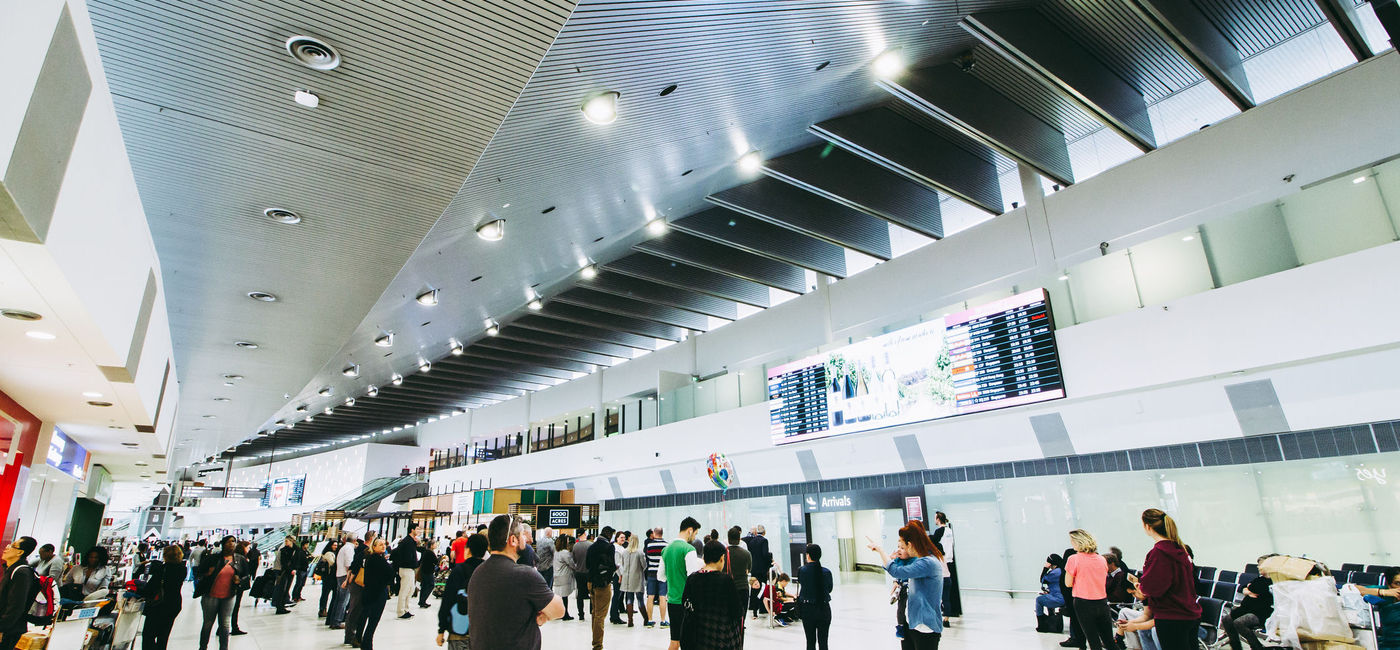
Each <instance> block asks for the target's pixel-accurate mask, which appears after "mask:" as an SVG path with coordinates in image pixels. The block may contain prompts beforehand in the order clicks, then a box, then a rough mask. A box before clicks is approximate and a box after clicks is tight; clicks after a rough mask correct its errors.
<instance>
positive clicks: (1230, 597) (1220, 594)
mask: <svg viewBox="0 0 1400 650" xmlns="http://www.w3.org/2000/svg"><path fill="white" fill-rule="evenodd" d="M1238 590H1239V585H1236V584H1235V583H1233V582H1217V583H1215V588H1214V589H1212V590H1211V594H1210V597H1211V598H1214V599H1216V600H1223V601H1225V602H1227V603H1233V602H1235V594H1236V593H1237V592H1238Z"/></svg>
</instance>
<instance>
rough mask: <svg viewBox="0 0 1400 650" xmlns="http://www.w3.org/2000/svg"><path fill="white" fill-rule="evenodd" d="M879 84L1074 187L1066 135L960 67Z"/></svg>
mask: <svg viewBox="0 0 1400 650" xmlns="http://www.w3.org/2000/svg"><path fill="white" fill-rule="evenodd" d="M879 84H880V87H881V88H884V89H885V90H887V91H889V92H890V93H891V94H892V95H894V96H895V97H896V98H898V99H899V100H900V101H903V102H905V103H906V104H908V105H909V106H911V107H913V108H916V109H918V110H920V111H922V112H923V113H924V114H925V115H927V116H929V117H931V118H933V119H936V120H938V121H940V122H943V123H944V124H947V125H948V126H950V127H952V128H954V129H957V130H958V131H960V132H961V133H963V134H964V135H966V136H968V137H970V138H973V139H976V140H978V141H980V142H982V143H984V144H986V145H987V146H989V147H991V148H993V149H996V150H997V151H999V152H1001V154H1002V155H1004V156H1006V157H1008V158H1011V159H1012V160H1015V161H1017V162H1019V163H1021V164H1023V165H1026V166H1028V167H1030V168H1032V169H1034V170H1036V171H1037V172H1039V173H1040V174H1041V175H1042V176H1045V177H1046V178H1049V179H1051V180H1054V181H1058V182H1060V183H1063V184H1065V185H1071V184H1073V183H1074V171H1073V169H1071V167H1070V163H1069V147H1068V146H1067V145H1066V144H1065V134H1064V133H1061V132H1060V131H1058V130H1057V129H1055V128H1054V127H1052V126H1050V125H1049V124H1047V123H1045V122H1044V121H1042V120H1040V119H1038V118H1036V117H1035V116H1034V115H1031V114H1030V113H1029V112H1028V111H1027V110H1026V109H1024V108H1021V107H1020V106H1018V105H1017V104H1016V103H1015V102H1012V101H1011V100H1009V99H1007V98H1006V97H1005V96H1003V95H1001V94H1000V93H998V92H997V91H995V90H992V88H991V87H990V86H988V85H987V84H985V83H982V82H981V81H979V80H978V79H977V78H976V77H973V76H972V75H970V74H968V73H967V72H964V71H962V70H960V69H959V68H958V66H957V65H954V64H951V63H947V64H942V65H936V66H932V67H928V68H920V69H917V70H910V71H908V72H905V73H904V74H902V75H900V76H899V77H898V78H895V79H882V80H881V81H880V82H879Z"/></svg>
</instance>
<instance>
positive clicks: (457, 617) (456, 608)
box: [447, 589, 471, 636]
mask: <svg viewBox="0 0 1400 650" xmlns="http://www.w3.org/2000/svg"><path fill="white" fill-rule="evenodd" d="M447 612H448V614H450V615H451V617H452V625H451V626H449V627H448V630H450V631H451V632H452V633H453V634H456V635H457V636H466V635H467V631H468V630H469V629H470V628H471V622H470V621H468V620H467V590H466V589H458V590H457V596H456V602H454V603H452V606H451V607H448V608H447Z"/></svg>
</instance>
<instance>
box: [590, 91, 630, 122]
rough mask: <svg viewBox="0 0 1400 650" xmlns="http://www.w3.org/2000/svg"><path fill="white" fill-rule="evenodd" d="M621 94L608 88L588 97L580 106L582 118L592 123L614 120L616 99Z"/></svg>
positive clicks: (615, 119)
mask: <svg viewBox="0 0 1400 650" xmlns="http://www.w3.org/2000/svg"><path fill="white" fill-rule="evenodd" d="M621 96H622V94H621V93H618V92H615V91H611V90H609V91H606V92H601V93H598V94H596V95H593V96H592V97H589V98H588V101H585V102H584V103H583V106H582V110H583V117H584V119H587V120H588V121H589V122H592V123H594V124H612V123H613V122H616V121H617V99H618V98H619V97H621Z"/></svg>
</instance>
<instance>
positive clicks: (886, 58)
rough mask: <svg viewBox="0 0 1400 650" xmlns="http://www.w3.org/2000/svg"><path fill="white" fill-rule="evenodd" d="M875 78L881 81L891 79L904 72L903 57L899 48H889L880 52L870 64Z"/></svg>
mask: <svg viewBox="0 0 1400 650" xmlns="http://www.w3.org/2000/svg"><path fill="white" fill-rule="evenodd" d="M870 68H871V70H873V71H874V72H875V76H877V77H879V78H881V79H892V78H894V77H897V76H899V73H901V72H904V55H903V54H902V53H900V51H899V48H891V49H888V50H885V51H884V52H881V53H880V55H879V56H877V57H875V60H874V61H873V62H871V64H870Z"/></svg>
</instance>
